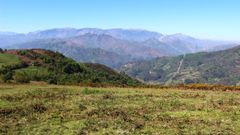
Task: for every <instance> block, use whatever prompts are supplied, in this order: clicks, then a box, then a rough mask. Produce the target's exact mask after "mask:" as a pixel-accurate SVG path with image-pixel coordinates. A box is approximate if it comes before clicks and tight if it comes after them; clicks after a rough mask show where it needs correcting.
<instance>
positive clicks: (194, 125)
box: [0, 85, 240, 135]
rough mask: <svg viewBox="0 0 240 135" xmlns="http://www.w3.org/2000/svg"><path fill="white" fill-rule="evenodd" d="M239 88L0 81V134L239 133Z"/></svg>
mask: <svg viewBox="0 0 240 135" xmlns="http://www.w3.org/2000/svg"><path fill="white" fill-rule="evenodd" d="M239 101H240V93H237V92H232V93H231V92H214V91H193V90H176V89H150V88H149V89H146V88H142V89H139V88H114V87H113V88H90V87H88V88H84V87H78V86H56V85H34V86H33V85H1V86H0V119H1V121H0V134H136V135H138V134H238V133H239V132H240V102H239Z"/></svg>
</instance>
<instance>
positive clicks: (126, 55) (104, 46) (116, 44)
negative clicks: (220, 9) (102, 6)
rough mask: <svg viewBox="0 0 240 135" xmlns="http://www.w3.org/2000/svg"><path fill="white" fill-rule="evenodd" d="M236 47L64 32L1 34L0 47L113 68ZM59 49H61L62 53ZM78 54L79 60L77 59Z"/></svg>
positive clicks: (129, 32)
mask: <svg viewBox="0 0 240 135" xmlns="http://www.w3.org/2000/svg"><path fill="white" fill-rule="evenodd" d="M54 40H63V41H64V44H62V43H60V45H58V46H56V42H54ZM42 41H48V42H42ZM37 42H40V43H43V44H42V45H40V44H39V43H37ZM51 42H53V43H51ZM35 44H36V45H35ZM52 44H55V46H54V47H51V45H52ZM70 44H71V45H70ZM235 45H236V44H235V43H234V42H226V41H212V40H201V39H196V38H193V37H190V36H186V35H183V34H179V33H178V34H173V35H163V34H161V33H158V32H152V31H147V30H137V29H106V30H104V29H97V28H83V29H74V28H62V29H49V30H43V31H36V32H30V33H27V34H17V33H10V34H9V33H5V34H4V33H2V34H0V47H2V48H10V49H11V48H23V49H24V48H36V47H39V48H42V49H50V50H54V51H57V50H59V51H60V52H61V53H63V54H66V56H69V57H71V58H74V59H75V60H77V61H80V62H97V63H101V64H106V65H107V66H111V67H116V66H118V65H121V64H124V63H126V62H130V61H132V60H146V59H153V58H157V57H162V56H177V55H181V54H187V53H195V52H201V51H217V50H220V49H221V48H224V49H228V48H231V47H234V46H235ZM63 46H65V47H64V49H61V48H63ZM44 47H45V48H44ZM57 47H60V48H59V49H58V48H57ZM67 47H69V48H67ZM76 48H78V49H77V50H79V48H81V49H82V50H84V49H85V50H86V49H87V51H79V52H78V51H73V50H74V49H76ZM96 49H98V51H97V50H96ZM65 50H66V51H68V53H66V52H65ZM69 50H71V51H69ZM90 50H91V51H90ZM100 50H101V51H100ZM71 52H73V54H71ZM91 52H95V53H91ZM100 52H102V53H100ZM103 52H104V53H103ZM79 53H81V54H79ZM78 54H79V56H77V55H78ZM91 54H93V55H91ZM113 54H114V55H113ZM83 56H85V58H84V57H83ZM107 57H109V58H107ZM111 57H113V60H114V61H115V62H112V61H113V60H110V58H111ZM117 57H119V58H117ZM99 58H100V59H99ZM121 59H122V61H121ZM126 59H127V60H126ZM125 60H126V61H125Z"/></svg>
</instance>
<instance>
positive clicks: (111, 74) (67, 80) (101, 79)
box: [0, 49, 141, 86]
mask: <svg viewBox="0 0 240 135" xmlns="http://www.w3.org/2000/svg"><path fill="white" fill-rule="evenodd" d="M0 55H1V56H4V57H1V59H0V65H1V67H0V80H1V81H2V82H19V83H26V82H29V81H44V82H48V83H53V84H81V83H84V84H85V83H87V84H89V83H94V84H95V83H96V84H103V83H104V84H109V85H131V86H133V85H139V84H141V83H140V82H138V81H137V80H134V79H132V78H130V77H128V76H127V75H124V74H119V73H117V72H116V71H114V70H112V69H110V68H107V67H105V66H101V65H94V64H93V65H94V66H89V64H79V63H77V62H75V61H74V60H72V59H70V58H67V57H65V56H64V55H62V54H60V53H55V52H52V51H46V50H42V49H31V50H8V51H4V52H1V54H0ZM10 57H11V58H14V59H13V60H12V62H6V60H8V59H9V58H10Z"/></svg>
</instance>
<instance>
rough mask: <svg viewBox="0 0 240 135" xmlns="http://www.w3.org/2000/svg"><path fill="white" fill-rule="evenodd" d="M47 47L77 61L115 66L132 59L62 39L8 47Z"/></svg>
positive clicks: (36, 41)
mask: <svg viewBox="0 0 240 135" xmlns="http://www.w3.org/2000/svg"><path fill="white" fill-rule="evenodd" d="M33 48H39V49H47V50H51V51H55V52H56V51H57V52H60V53H62V54H64V55H65V56H67V57H70V58H72V59H74V60H75V61H78V62H88V63H99V64H104V65H107V66H110V67H112V68H116V67H118V66H120V65H122V64H125V63H127V62H130V61H132V60H134V59H132V58H131V56H127V55H120V54H117V53H114V52H110V51H106V50H103V49H100V48H87V47H84V46H81V45H78V44H76V43H74V42H71V41H68V40H64V39H43V40H35V41H32V42H26V43H22V44H16V45H14V46H12V47H11V48H9V49H33Z"/></svg>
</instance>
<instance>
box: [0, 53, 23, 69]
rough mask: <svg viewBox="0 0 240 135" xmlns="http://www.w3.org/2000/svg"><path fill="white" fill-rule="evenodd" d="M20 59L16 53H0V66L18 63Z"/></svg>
mask: <svg viewBox="0 0 240 135" xmlns="http://www.w3.org/2000/svg"><path fill="white" fill-rule="evenodd" d="M19 62H20V60H19V59H18V57H17V56H16V55H13V54H6V53H0V67H1V66H3V65H12V64H17V63H19Z"/></svg>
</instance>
